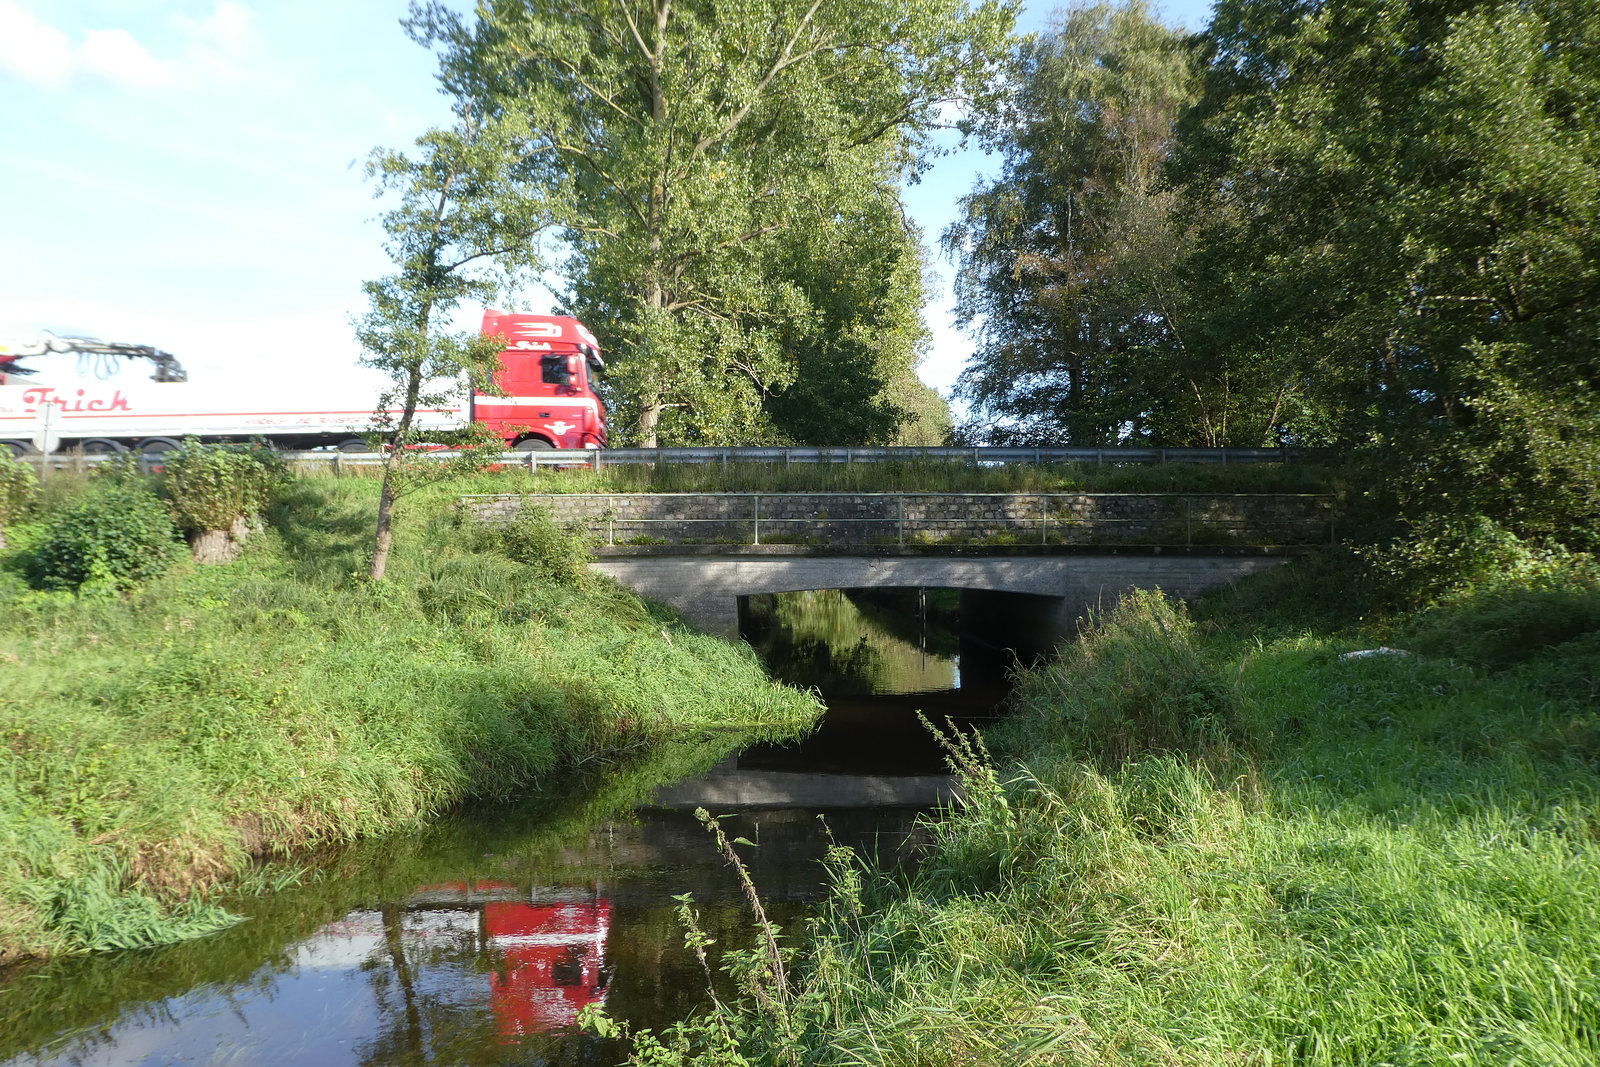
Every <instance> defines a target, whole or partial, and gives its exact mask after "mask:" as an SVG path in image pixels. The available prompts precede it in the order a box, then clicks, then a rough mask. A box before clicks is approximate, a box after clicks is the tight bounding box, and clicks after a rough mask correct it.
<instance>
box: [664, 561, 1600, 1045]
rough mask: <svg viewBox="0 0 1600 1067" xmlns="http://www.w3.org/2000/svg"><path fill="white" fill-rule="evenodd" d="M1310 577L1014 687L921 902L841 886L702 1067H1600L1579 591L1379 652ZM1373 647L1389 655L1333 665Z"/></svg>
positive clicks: (1401, 623) (1599, 600) (1597, 756)
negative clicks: (977, 1066)
mask: <svg viewBox="0 0 1600 1067" xmlns="http://www.w3.org/2000/svg"><path fill="white" fill-rule="evenodd" d="M1297 567H1300V568H1302V569H1303V571H1304V572H1306V573H1301V574H1298V575H1297V574H1296V572H1295V571H1294V570H1287V571H1285V572H1281V573H1279V574H1277V575H1274V576H1271V577H1269V578H1266V579H1265V580H1264V581H1263V582H1260V583H1258V584H1257V587H1256V588H1254V589H1251V588H1246V589H1244V590H1243V591H1242V592H1241V593H1240V594H1238V595H1235V596H1232V597H1229V598H1226V599H1223V600H1219V601H1216V602H1213V603H1211V604H1208V605H1201V607H1200V609H1199V615H1200V621H1199V622H1195V621H1193V620H1191V619H1190V618H1189V617H1188V616H1187V615H1186V614H1184V613H1182V612H1180V611H1177V610H1175V609H1174V608H1173V606H1172V605H1170V604H1169V603H1167V602H1165V601H1164V600H1162V599H1160V598H1159V597H1156V596H1147V597H1139V598H1134V599H1131V600H1129V601H1128V602H1126V603H1125V604H1124V606H1123V607H1122V608H1120V609H1119V610H1118V611H1117V612H1116V613H1115V614H1113V615H1112V616H1110V617H1109V618H1107V619H1104V620H1102V623H1101V626H1100V627H1099V628H1098V629H1097V630H1096V631H1095V633H1094V634H1093V635H1092V636H1090V637H1089V638H1088V639H1087V640H1086V641H1085V642H1083V643H1082V644H1080V645H1079V646H1077V647H1075V648H1072V649H1070V650H1068V651H1066V652H1065V654H1064V655H1063V657H1062V658H1061V659H1060V660H1059V661H1057V662H1056V663H1053V664H1050V665H1047V666H1045V667H1042V668H1040V669H1038V670H1035V671H1033V672H1030V673H1029V674H1027V675H1026V677H1025V678H1024V679H1023V684H1022V687H1021V692H1020V694H1019V696H1018V698H1017V709H1016V714H1015V716H1014V717H1013V719H1012V720H1011V721H1010V722H1009V723H1007V724H1006V725H1004V726H1003V727H1001V728H998V729H996V730H994V731H993V732H991V734H990V736H989V738H988V743H989V745H990V746H991V747H992V749H993V752H994V763H993V764H991V763H989V762H988V761H987V760H986V759H984V758H983V756H982V754H981V753H978V752H976V751H970V752H968V753H967V756H966V757H964V758H965V759H966V768H965V773H966V775H967V779H968V783H969V788H970V790H971V793H972V797H973V802H972V804H971V806H970V807H969V808H968V809H967V810H965V811H964V812H962V813H960V814H957V815H955V816H954V817H952V818H951V819H949V820H948V821H947V822H945V823H943V824H942V825H941V826H940V828H939V829H938V831H937V835H936V836H937V843H936V844H935V846H934V848H933V850H932V851H931V853H930V854H929V855H928V856H927V857H926V861H925V863H924V864H923V865H922V867H921V869H920V871H919V872H918V873H917V874H916V875H915V876H914V877H913V878H911V879H910V880H909V883H908V884H896V883H894V882H892V881H890V880H887V879H883V878H879V877H872V876H868V877H866V878H865V879H864V881H862V882H861V883H860V884H859V885H858V884H855V883H854V882H853V879H852V877H845V878H844V879H842V881H841V889H840V892H839V893H838V894H837V895H836V897H835V899H834V901H833V903H832V905H831V908H830V910H829V911H828V912H827V913H826V914H825V915H824V916H823V918H822V920H821V923H820V925H819V927H818V929H817V930H816V931H814V936H813V937H812V938H810V939H809V941H807V942H806V945H805V947H804V948H803V949H802V950H800V952H799V958H798V959H793V960H790V961H789V963H790V973H791V974H792V975H795V976H797V977H794V978H792V979H791V981H790V982H788V983H779V982H775V981H773V979H772V978H771V975H770V972H768V971H766V970H765V969H764V968H763V967H762V966H761V965H759V964H758V965H757V966H756V967H755V969H754V970H753V971H751V972H750V973H751V974H752V975H753V977H752V978H751V984H752V986H753V987H758V991H757V992H756V993H755V994H754V996H753V999H752V1003H753V1004H755V1003H759V1004H761V1005H762V1006H761V1007H760V1008H756V1007H751V1008H749V1009H747V1010H744V1011H740V1012H731V1013H730V1014H729V1015H727V1016H725V1017H724V1020H723V1021H722V1022H716V1021H709V1022H708V1021H702V1022H701V1023H699V1024H697V1027H698V1030H697V1031H696V1040H697V1041H699V1042H701V1044H700V1047H701V1048H702V1050H705V1049H707V1048H709V1049H712V1050H714V1049H716V1048H717V1047H723V1048H726V1047H727V1043H728V1039H730V1038H731V1039H732V1040H733V1041H735V1042H736V1043H737V1044H738V1045H739V1046H740V1047H742V1049H743V1052H744V1054H746V1055H749V1056H751V1058H752V1061H753V1062H763V1063H800V1062H804V1063H827V1064H846V1063H866V1062H870V1063H874V1064H906V1065H911V1064H918V1065H923V1064H972V1063H985V1064H989V1063H994V1064H1002V1063H1004V1064H1016V1063H1062V1064H1071V1063H1093V1064H1153V1063H1161V1064H1180V1063H1182V1064H1190V1063H1192V1064H1218V1065H1221V1064H1239V1063H1252V1064H1281V1063H1296V1064H1373V1063H1388V1064H1401V1063H1404V1064H1446V1063H1450V1064H1458V1063H1472V1064H1489V1063H1496V1064H1499V1063H1539V1064H1546V1065H1556V1064H1570V1065H1572V1067H1578V1065H1581V1064H1593V1063H1595V1062H1597V1061H1600V715H1597V710H1596V709H1597V708H1600V576H1597V573H1596V570H1595V567H1594V565H1593V564H1592V563H1591V562H1588V561H1584V560H1581V559H1580V560H1568V561H1566V562H1563V563H1558V564H1554V565H1541V564H1536V563H1535V564H1533V565H1530V566H1529V567H1526V568H1524V570H1523V572H1522V573H1521V574H1520V576H1518V577H1503V578H1501V579H1498V580H1493V581H1480V582H1479V583H1477V584H1476V585H1475V586H1474V587H1471V588H1468V589H1465V590H1462V591H1458V592H1457V593H1456V594H1454V595H1453V596H1450V597H1447V598H1445V599H1444V600H1443V601H1441V602H1439V603H1437V604H1435V605H1434V606H1433V607H1432V608H1431V609H1429V610H1426V611H1420V612H1412V613H1409V614H1404V613H1403V614H1398V615H1393V616H1390V617H1389V618H1387V619H1386V620H1385V621H1383V622H1381V623H1375V622H1373V621H1371V620H1370V619H1369V620H1362V619H1360V618H1359V617H1358V616H1359V610H1358V609H1359V606H1360V603H1361V592H1360V583H1359V582H1358V581H1357V580H1355V578H1354V577H1353V574H1354V571H1353V570H1344V569H1341V568H1340V567H1338V566H1335V565H1333V564H1331V563H1329V562H1328V561H1320V562H1318V561H1311V562H1308V563H1306V564H1302V565H1297ZM1353 609H1355V610H1353ZM1382 646H1388V647H1391V648H1399V649H1402V650H1404V651H1405V652H1407V653H1408V654H1406V655H1398V654H1390V653H1387V652H1384V653H1379V654H1372V655H1349V654H1350V653H1358V652H1362V651H1363V650H1368V649H1374V648H1380V647H1382ZM991 767H993V768H997V769H993V770H992V769H991ZM701 1062H707V1063H712V1062H733V1061H732V1060H731V1058H729V1057H727V1056H726V1055H722V1054H718V1053H717V1052H715V1051H704V1054H703V1058H702V1059H701Z"/></svg>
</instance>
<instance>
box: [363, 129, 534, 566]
mask: <svg viewBox="0 0 1600 1067" xmlns="http://www.w3.org/2000/svg"><path fill="white" fill-rule="evenodd" d="M458 106H459V112H458V121H457V122H456V124H455V125H453V126H451V127H449V128H446V129H436V130H432V131H429V132H428V133H427V134H425V135H424V136H422V137H420V138H418V139H417V154H416V155H415V156H408V155H406V154H404V153H402V152H397V151H378V152H374V153H373V156H372V158H371V160H370V161H369V162H368V165H367V173H368V176H369V177H372V178H374V179H376V180H377V182H378V193H379V194H380V195H382V194H384V193H393V194H398V196H399V201H398V203H397V204H396V205H395V206H394V207H392V208H390V209H389V210H388V211H386V212H385V213H384V214H383V215H382V217H381V221H382V224H383V229H384V232H385V234H387V236H388V241H387V242H386V244H385V250H386V251H387V252H388V253H389V258H390V259H391V260H393V261H394V264H395V266H396V268H397V269H396V271H395V273H393V274H390V275H387V276H385V277H383V278H379V279H377V280H375V281H370V282H367V283H366V284H365V285H363V286H362V289H363V291H364V292H365V293H366V294H367V300H368V303H369V310H368V311H367V313H366V314H365V315H363V316H361V317H360V318H359V319H358V320H357V321H356V324H355V325H356V337H357V340H359V341H360V343H361V348H362V351H363V356H362V359H361V362H362V363H363V364H364V365H366V366H369V367H374V368H376V369H378V370H381V371H383V372H385V373H386V374H388V375H389V378H390V382H391V384H390V386H389V388H388V389H386V390H384V392H383V394H382V396H380V397H379V399H378V404H377V410H376V413H375V422H374V425H375V436H376V437H377V438H378V439H379V440H380V441H381V442H382V444H383V446H384V450H385V451H384V465H383V487H382V490H381V491H380V493H379V497H378V520H377V528H376V531H375V534H374V537H373V548H372V568H371V577H372V579H373V580H374V581H377V580H380V579H382V578H383V576H384V572H385V570H386V569H387V567H388V563H389V550H390V546H391V544H392V542H393V521H394V508H395V502H396V501H397V500H398V499H399V498H400V497H402V496H404V495H405V494H406V493H408V492H410V491H412V490H413V489H415V488H417V487H418V486H420V485H422V484H425V483H426V482H429V481H432V480H434V479H437V478H442V477H448V476H450V475H452V474H454V473H457V472H458V471H459V470H461V469H462V468H464V467H472V466H476V465H480V464H481V463H482V462H483V461H484V460H485V457H486V456H487V455H488V451H489V450H490V449H493V451H494V452H496V453H497V452H498V451H499V450H500V448H501V447H503V445H504V442H501V441H499V440H498V439H488V438H484V437H482V435H480V434H477V433H476V432H475V431H474V430H472V429H471V428H468V429H467V430H465V431H462V432H461V433H458V434H454V435H442V434H440V433H439V432H438V431H437V430H430V429H428V428H427V427H426V426H424V425H420V424H419V422H418V413H419V412H423V411H426V410H427V409H429V408H437V407H444V406H449V405H451V404H452V403H454V404H458V405H460V406H462V407H464V408H468V407H470V401H471V397H472V393H473V391H474V390H475V389H487V390H492V389H493V388H494V385H493V374H494V371H495V370H497V369H498V366H499V359H498V351H499V344H498V343H497V342H496V341H495V340H493V339H490V338H484V337H479V336H477V335H476V334H462V333H455V332H452V331H450V330H448V329H446V328H442V326H441V321H442V320H447V319H448V317H449V314H450V312H451V311H452V310H454V309H455V308H456V307H457V306H458V305H459V304H460V303H461V301H462V300H464V299H468V298H471V299H474V300H481V301H484V302H488V301H490V300H492V299H493V297H494V296H495V295H496V294H497V293H498V292H500V291H501V289H502V287H503V286H504V284H505V282H507V281H508V280H510V279H511V278H514V277H515V276H516V275H517V274H518V273H519V272H520V271H521V270H524V269H527V268H531V267H532V266H533V265H534V259H533V256H534V253H535V250H536V248H537V245H536V237H537V235H538V233H539V232H540V230H541V229H543V228H544V227H545V226H546V225H547V223H548V220H549V217H550V214H551V205H550V203H549V202H548V200H547V199H546V198H545V197H543V196H542V195H540V193H539V191H538V190H537V189H536V188H533V187H530V186H529V185H528V183H526V182H525V181H524V180H523V176H522V174H521V173H520V172H519V169H518V165H517V160H518V159H519V157H520V156H521V154H522V149H521V145H522V143H523V140H524V136H523V134H522V132H521V128H520V124H519V123H518V122H516V121H515V116H514V115H513V114H511V113H502V114H500V115H497V116H495V117H494V118H492V119H489V120H488V121H485V120H484V119H483V118H482V117H481V116H480V115H479V114H478V113H477V112H476V111H475V110H474V109H473V107H472V103H471V101H470V100H468V99H465V98H463V99H462V100H460V101H459V104H458ZM424 441H427V442H431V443H443V444H454V445H457V446H459V455H458V458H456V459H453V460H449V461H441V460H439V459H438V458H436V457H431V456H429V457H425V456H422V455H420V454H419V452H418V451H417V446H418V445H420V444H422V443H423V442H424Z"/></svg>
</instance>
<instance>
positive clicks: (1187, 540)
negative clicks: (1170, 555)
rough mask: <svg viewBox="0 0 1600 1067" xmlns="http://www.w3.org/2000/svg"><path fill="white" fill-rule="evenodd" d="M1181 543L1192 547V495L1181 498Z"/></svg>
mask: <svg viewBox="0 0 1600 1067" xmlns="http://www.w3.org/2000/svg"><path fill="white" fill-rule="evenodd" d="M1164 454H1165V453H1164V452H1163V455H1164ZM1183 543H1184V546H1185V547H1187V548H1193V547H1194V497H1192V496H1186V497H1184V498H1183Z"/></svg>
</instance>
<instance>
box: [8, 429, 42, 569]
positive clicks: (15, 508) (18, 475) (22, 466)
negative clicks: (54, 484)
mask: <svg viewBox="0 0 1600 1067" xmlns="http://www.w3.org/2000/svg"><path fill="white" fill-rule="evenodd" d="M38 495H39V476H38V475H36V474H34V473H33V468H32V467H30V466H29V465H28V464H26V463H23V462H22V461H21V460H19V459H17V458H15V457H14V456H13V455H12V454H11V450H10V449H9V448H4V449H0V526H4V525H5V524H6V523H8V522H14V521H15V520H17V519H19V518H21V517H22V516H24V515H26V514H27V513H28V509H29V508H30V507H32V505H33V502H34V500H35V499H36V498H37V497H38ZM0 547H3V546H0Z"/></svg>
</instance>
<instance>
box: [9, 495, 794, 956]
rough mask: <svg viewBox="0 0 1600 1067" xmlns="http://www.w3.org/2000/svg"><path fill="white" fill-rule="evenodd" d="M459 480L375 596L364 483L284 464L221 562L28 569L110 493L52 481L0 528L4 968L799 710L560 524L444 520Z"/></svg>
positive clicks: (372, 501) (154, 930)
mask: <svg viewBox="0 0 1600 1067" xmlns="http://www.w3.org/2000/svg"><path fill="white" fill-rule="evenodd" d="M61 477H62V476H60V475H58V476H57V479H60V478H61ZM458 488H459V487H453V488H452V489H451V491H449V492H446V491H444V490H443V489H440V490H438V491H437V492H434V493H433V495H431V496H430V495H427V494H423V495H420V496H419V497H418V498H417V499H416V501H415V502H413V503H411V504H409V505H408V511H409V514H408V515H407V516H406V520H407V523H408V524H407V525H403V526H402V527H401V529H400V536H399V538H398V547H397V550H396V555H395V558H394V561H393V563H392V565H391V569H390V579H389V580H388V581H386V582H384V583H382V584H377V585H374V584H370V583H367V582H365V581H363V580H361V579H360V578H359V577H358V576H359V575H361V574H363V573H364V571H365V567H364V562H363V555H364V552H365V551H366V542H367V541H368V539H369V538H370V531H371V529H372V525H373V515H374V509H375V506H376V501H377V484H376V482H373V481H367V480H362V479H351V480H339V481H335V480H331V479H330V480H315V479H301V480H298V481H296V482H294V483H292V484H291V485H289V486H288V487H286V488H285V489H284V490H282V492H281V493H280V495H279V498H278V502H277V503H276V504H275V505H274V506H273V507H272V509H271V510H270V512H269V515H268V523H267V528H266V530H264V531H262V532H261V533H259V534H256V535H253V536H252V537H251V538H250V540H249V544H248V546H247V547H246V548H245V550H244V553H243V555H242V557H241V558H240V559H239V560H237V561H236V562H234V563H232V564H229V565H227V566H224V567H200V566H197V565H196V564H194V563H193V562H191V561H188V560H180V561H179V562H176V563H174V564H173V565H172V567H171V569H169V570H168V571H167V572H166V573H164V574H162V575H161V576H159V577H156V578H153V579H150V580H148V581H144V582H143V583H142V584H137V585H135V586H134V588H133V589H132V590H131V591H129V592H125V593H119V592H117V591H116V590H115V588H114V586H113V585H112V584H111V583H101V584H99V585H96V584H95V583H93V582H90V583H88V584H86V585H84V586H82V587H80V590H79V591H78V592H70V591H64V590H55V591H49V590H39V589H35V588H31V587H30V586H29V585H28V583H27V581H26V576H27V575H28V574H29V573H30V572H31V571H33V570H35V569H36V568H37V567H38V563H37V561H36V553H37V551H38V549H40V548H41V547H42V546H46V545H48V544H49V543H52V542H50V538H51V537H53V536H55V533H56V532H57V531H58V530H59V528H60V524H59V523H58V522H56V521H55V520H56V519H58V518H59V517H60V515H62V514H66V513H68V512H70V511H71V510H72V509H73V508H75V507H79V506H81V499H82V498H84V497H86V496H87V497H92V498H95V499H101V496H100V494H105V493H111V492H113V490H108V489H105V488H104V487H97V486H95V485H89V486H78V487H77V488H76V490H69V488H68V487H66V486H64V485H63V484H61V483H60V481H59V480H57V483H56V484H54V485H52V486H51V487H50V493H51V496H50V501H49V502H53V503H54V504H55V505H56V511H55V512H54V513H51V512H48V511H47V512H38V511H36V512H34V513H33V514H31V515H26V516H24V517H23V518H22V519H21V520H20V521H19V520H17V519H15V518H14V519H13V520H12V521H11V522H9V523H8V524H7V527H6V532H7V535H8V539H9V548H8V549H7V550H6V551H5V552H4V554H0V962H5V961H11V960H16V959H18V958H22V957H25V956H28V955H46V954H51V953H60V952H71V951H82V950H87V949H97V948H109V947H124V946H137V945H147V944H156V943H161V942H165V941H170V940H174V939H178V938H181V937H184V936H188V935H193V934H198V933H201V932H205V931H207V930H211V929H215V928H217V927H218V926H221V925H225V924H227V923H228V922H229V921H231V919H230V916H229V915H228V914H227V913H226V912H224V911H223V910H222V908H220V907H219V906H217V904H216V903H215V896H216V894H215V892H214V890H216V889H218V888H220V887H224V886H226V885H228V884H229V883H230V882H231V881H232V880H233V879H234V878H235V876H236V875H237V874H238V873H239V872H241V871H242V870H243V869H244V868H245V867H246V866H247V865H248V864H249V863H250V862H251V860H252V858H254V857H259V856H267V855H281V854H285V853H288V852H289V851H291V850H294V849H297V848H301V847H303V846H309V845H315V844H318V843H321V842H327V841H334V840H346V839H351V838H355V837H359V836H363V835H374V834H382V833H385V832H388V831H392V830H395V829H397V828H401V827H410V826H414V825H416V824H417V823H418V822H419V821H422V820H426V819H428V818H429V817H430V816H433V815H435V814H437V813H439V812H441V811H444V810H446V809H448V808H451V807H453V806H456V805H459V804H461V803H463V802H465V801H468V800H472V799H474V798H500V797H506V796H514V795H518V794H523V793H527V792H529V791H532V790H536V789H538V788H540V787H541V786H542V785H545V784H547V783H551V782H553V781H555V780H557V779H567V780H569V781H570V779H571V777H572V776H573V774H574V773H575V772H577V771H579V770H580V769H595V768H598V767H602V766H606V765H609V764H613V763H615V762H617V761H621V760H624V759H626V758H628V757H629V755H630V754H636V753H640V752H642V751H644V750H646V749H649V748H651V747H652V746H657V745H660V744H662V743H664V742H668V741H672V740H675V739H696V740H703V739H704V737H705V736H706V735H707V734H708V733H715V732H727V733H728V734H729V735H730V743H732V742H731V736H732V735H733V734H735V733H736V732H754V733H757V734H763V735H774V734H778V733H784V732H792V731H794V730H795V729H797V728H800V727H801V726H803V725H805V724H807V723H809V722H810V721H811V719H812V718H814V716H815V715H816V714H817V712H818V710H819V709H818V707H817V705H816V703H815V701H814V700H813V699H812V698H811V697H809V696H807V695H805V694H801V693H799V692H797V691H794V690H791V689H786V688H784V687H782V686H779V685H776V684H774V683H772V682H770V681H768V680H767V678H766V676H765V674H764V672H763V671H762V669H761V667H760V665H759V663H758V662H757V661H756V659H755V658H754V656H753V654H751V653H750V652H749V650H748V649H745V648H742V647H739V646H735V645H731V644H728V643H727V642H724V641H721V640H719V639H715V638H711V637H707V636H705V635H702V634H698V633H695V632H693V631H691V630H689V629H688V628H687V627H685V626H684V625H682V624H681V623H680V622H679V621H677V620H676V619H675V618H672V617H670V616H668V615H666V614H664V613H662V612H660V611H659V610H657V609H654V608H652V607H649V606H647V605H646V604H644V603H642V602H641V601H639V600H638V599H637V598H636V597H634V596H632V595H631V594H629V593H627V592H626V591H623V590H621V589H619V588H617V587H615V586H613V585H610V584H607V583H605V582H603V581H602V580H599V579H591V578H590V577H589V576H588V573H587V571H586V570H585V569H584V568H583V567H582V566H581V565H577V564H576V561H579V560H581V558H582V554H583V552H584V545H583V544H582V543H581V541H575V540H574V538H572V537H571V536H570V535H567V534H566V533H565V532H564V531H561V530H558V529H554V528H552V527H550V526H549V524H548V523H541V522H539V521H538V520H537V518H530V519H529V520H528V521H526V522H523V523H521V524H519V525H517V526H515V527H512V528H510V529H508V530H505V531H484V530H481V529H478V528H475V527H471V526H466V525H458V524H457V523H456V522H455V520H454V518H453V513H452V508H451V506H450V500H451V499H453V492H454V491H455V490H456V489H458ZM131 491H132V489H131V488H130V487H128V486H126V485H124V486H119V487H116V488H115V490H114V493H127V492H131ZM141 514H142V513H141ZM142 528H143V527H141V529H142ZM177 555H179V556H181V555H184V554H183V553H178V554H177ZM39 584H43V583H39Z"/></svg>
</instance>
